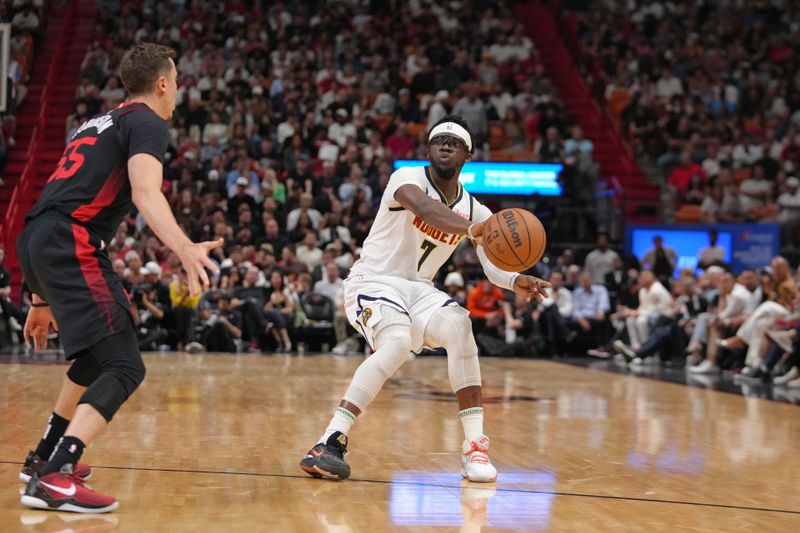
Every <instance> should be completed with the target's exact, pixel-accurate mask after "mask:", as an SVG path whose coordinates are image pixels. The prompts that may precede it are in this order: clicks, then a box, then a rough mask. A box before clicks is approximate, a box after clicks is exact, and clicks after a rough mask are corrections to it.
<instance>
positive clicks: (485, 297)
mask: <svg viewBox="0 0 800 533" xmlns="http://www.w3.org/2000/svg"><path fill="white" fill-rule="evenodd" d="M504 301H505V294H504V293H503V291H502V290H501V289H499V288H497V287H495V286H494V285H492V284H491V283H490V282H489V281H488V280H485V279H484V280H481V281H480V282H478V284H477V285H475V287H474V288H473V289H472V290H471V291H469V295H468V296H467V310H468V311H469V313H470V319H471V320H472V327H473V330H474V331H475V333H476V334H478V333H489V334H498V328H499V327H500V326H501V325H502V324H503V310H502V308H501V304H502V303H503V302H504Z"/></svg>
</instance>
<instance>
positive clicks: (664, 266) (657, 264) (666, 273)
mask: <svg viewBox="0 0 800 533" xmlns="http://www.w3.org/2000/svg"><path fill="white" fill-rule="evenodd" d="M642 266H643V267H644V268H645V269H647V270H651V271H652V273H653V274H654V275H655V276H656V278H658V280H659V281H660V282H661V284H663V285H664V286H669V284H670V283H671V280H672V274H673V273H674V272H675V267H677V266H678V254H676V253H675V250H673V249H672V247H671V246H665V245H664V239H663V238H662V237H661V235H656V236H655V237H653V247H652V248H651V249H649V250H648V251H647V252H646V253H645V254H644V256H643V257H642ZM665 290H666V289H665Z"/></svg>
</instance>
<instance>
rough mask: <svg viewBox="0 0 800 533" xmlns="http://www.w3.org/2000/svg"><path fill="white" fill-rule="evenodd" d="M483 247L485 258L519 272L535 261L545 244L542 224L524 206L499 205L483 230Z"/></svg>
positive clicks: (545, 237) (511, 270)
mask: <svg viewBox="0 0 800 533" xmlns="http://www.w3.org/2000/svg"><path fill="white" fill-rule="evenodd" d="M483 237H484V240H483V249H484V251H485V252H486V255H487V257H488V258H489V260H490V261H491V262H492V263H493V264H494V265H495V266H496V267H498V268H500V269H502V270H505V271H508V272H523V271H525V270H528V269H529V268H530V267H532V266H533V265H535V264H536V263H538V262H539V259H541V258H542V255H543V254H544V249H545V246H547V235H546V234H545V232H544V226H542V223H541V222H540V221H539V219H538V218H536V215H534V214H533V213H531V212H529V211H525V210H524V209H517V208H512V209H503V210H502V211H498V212H497V213H495V214H494V215H492V216H491V217H490V218H489V219H488V220H487V221H486V226H485V227H484V230H483Z"/></svg>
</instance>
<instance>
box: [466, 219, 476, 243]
mask: <svg viewBox="0 0 800 533" xmlns="http://www.w3.org/2000/svg"><path fill="white" fill-rule="evenodd" d="M474 225H475V224H474V223H473V224H470V225H469V227H468V228H467V237H469V240H471V241H474V240H475V237H474V236H473V235H472V226H474Z"/></svg>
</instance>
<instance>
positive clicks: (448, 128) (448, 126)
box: [428, 122, 472, 151]
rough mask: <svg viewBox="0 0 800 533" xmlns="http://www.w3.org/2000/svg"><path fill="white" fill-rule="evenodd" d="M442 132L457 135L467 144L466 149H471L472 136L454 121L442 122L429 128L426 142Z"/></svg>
mask: <svg viewBox="0 0 800 533" xmlns="http://www.w3.org/2000/svg"><path fill="white" fill-rule="evenodd" d="M443 133H447V134H449V135H453V136H455V137H458V138H459V139H461V140H462V141H464V144H466V145H467V150H470V151H472V138H471V137H470V136H469V132H468V131H467V130H465V129H464V128H462V127H461V126H459V125H458V124H456V123H455V122H443V123H441V124H439V125H438V126H436V127H435V128H433V129H432V130H431V134H430V135H428V142H430V140H431V139H433V138H434V137H436V136H437V135H441V134H443Z"/></svg>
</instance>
